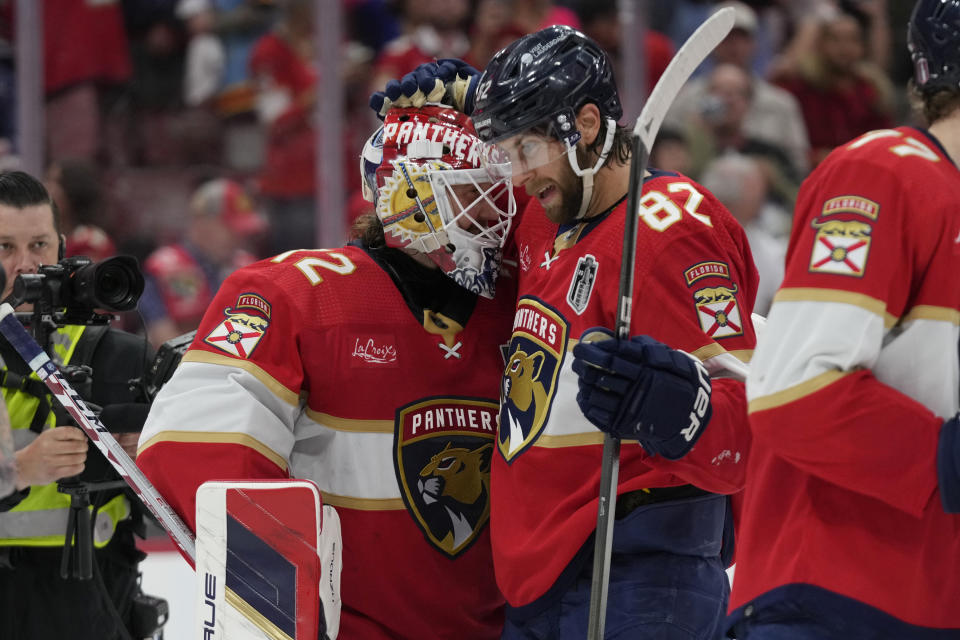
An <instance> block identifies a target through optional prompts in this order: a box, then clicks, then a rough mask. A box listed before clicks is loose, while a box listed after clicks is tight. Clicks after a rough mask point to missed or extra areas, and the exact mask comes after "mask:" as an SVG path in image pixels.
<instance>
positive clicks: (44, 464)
mask: <svg viewBox="0 0 960 640" xmlns="http://www.w3.org/2000/svg"><path fill="white" fill-rule="evenodd" d="M87 446H88V442H87V436H86V435H84V433H83V431H81V430H80V429H77V428H76V427H57V428H55V429H48V430H46V431H44V432H43V433H41V434H40V435H39V436H37V438H36V439H35V440H34V441H33V442H31V443H30V444H28V445H27V446H26V447H24V448H23V449H20V450H19V451H17V454H16V459H17V489H25V488H27V487H30V486H35V485H45V484H49V483H51V482H54V481H55V480H59V479H60V478H66V477H68V476H73V475H76V474H78V473H80V472H81V471H83V466H84V463H85V462H86V460H87Z"/></svg>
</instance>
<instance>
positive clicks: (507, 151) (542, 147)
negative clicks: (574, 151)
mask: <svg viewBox="0 0 960 640" xmlns="http://www.w3.org/2000/svg"><path fill="white" fill-rule="evenodd" d="M564 124H570V123H569V121H568V120H565V121H564ZM560 126H563V125H559V126H558V124H557V122H555V121H554V120H553V119H549V120H546V121H544V122H543V123H541V124H538V125H535V126H533V127H531V128H529V129H527V130H525V131H523V132H521V133H518V134H516V135H512V136H508V137H506V138H502V139H500V140H496V141H494V142H489V143H485V145H484V149H483V153H482V154H481V158H482V159H483V161H484V166H485V167H487V169H488V170H489V169H490V167H491V165H493V164H504V163H509V165H510V168H511V169H512V175H514V176H517V175H521V174H524V173H527V172H528V171H533V170H534V169H538V168H539V167H542V166H544V165H547V164H550V163H551V162H554V161H555V160H558V159H559V158H562V157H564V156H566V155H567V153H568V151H569V150H570V149H571V148H572V147H573V146H575V145H576V143H577V140H579V138H580V136H579V134H578V133H577V132H576V130H575V129H573V126H572V124H570V126H568V127H567V130H564V131H561V130H560Z"/></svg>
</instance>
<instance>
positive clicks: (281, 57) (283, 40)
mask: <svg viewBox="0 0 960 640" xmlns="http://www.w3.org/2000/svg"><path fill="white" fill-rule="evenodd" d="M313 4H314V3H313V0H283V1H282V2H281V4H280V20H279V22H278V23H277V25H276V26H275V27H274V28H273V30H272V31H271V32H270V33H268V34H266V35H265V36H263V37H262V38H260V40H258V41H257V44H256V46H255V47H254V49H253V53H252V54H251V56H250V73H251V76H252V77H253V79H254V82H255V84H256V87H257V98H256V104H257V113H258V115H259V118H260V122H261V123H262V124H263V126H265V127H266V130H267V149H266V157H265V158H264V161H263V166H262V167H261V169H260V172H259V176H258V179H259V186H260V193H261V195H262V202H263V205H264V209H265V210H266V213H267V216H268V217H269V219H270V226H271V233H272V237H271V241H270V245H269V248H268V251H269V253H281V252H283V251H288V250H290V249H301V248H304V247H312V246H313V245H314V242H315V238H316V231H315V223H314V220H315V211H314V210H315V205H314V193H315V190H316V187H315V185H316V140H315V137H316V130H315V129H314V127H313V124H312V122H311V120H312V117H313V112H314V106H315V104H316V94H315V91H316V83H317V77H316V72H315V70H314V44H313V28H314V13H313ZM351 166H353V165H351Z"/></svg>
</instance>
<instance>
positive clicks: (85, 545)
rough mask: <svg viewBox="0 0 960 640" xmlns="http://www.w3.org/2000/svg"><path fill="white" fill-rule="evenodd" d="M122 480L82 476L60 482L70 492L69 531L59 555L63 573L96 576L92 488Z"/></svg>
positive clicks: (119, 483)
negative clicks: (94, 571) (81, 477)
mask: <svg viewBox="0 0 960 640" xmlns="http://www.w3.org/2000/svg"><path fill="white" fill-rule="evenodd" d="M124 486H126V483H125V482H124V481H123V480H112V481H108V482H83V481H81V480H80V478H79V476H71V477H69V478H64V479H62V480H60V481H59V482H58V483H57V491H59V492H60V493H66V494H68V495H69V496H70V511H69V512H68V515H67V531H66V535H65V537H64V544H63V555H62V556H61V558H60V577H61V578H64V579H66V578H76V579H78V580H89V579H90V578H92V577H93V539H92V536H93V521H92V520H91V518H90V492H91V491H101V490H106V489H119V488H121V487H124Z"/></svg>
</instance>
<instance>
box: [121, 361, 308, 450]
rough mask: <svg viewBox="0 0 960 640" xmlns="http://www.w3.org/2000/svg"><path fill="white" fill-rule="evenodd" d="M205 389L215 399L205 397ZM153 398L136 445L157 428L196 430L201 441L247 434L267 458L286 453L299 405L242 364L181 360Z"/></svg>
mask: <svg viewBox="0 0 960 640" xmlns="http://www.w3.org/2000/svg"><path fill="white" fill-rule="evenodd" d="M187 355H189V353H188V354H187ZM229 360H230V362H240V361H237V360H232V359H229ZM211 395H214V396H216V397H217V400H218V401H217V402H214V403H212V402H210V401H209V399H210V397H211ZM157 400H158V401H157V402H155V403H154V405H153V408H152V409H151V411H150V415H149V416H147V421H146V424H145V425H144V427H143V431H142V433H141V435H140V442H141V446H143V445H145V444H147V443H150V444H155V443H156V442H157V441H158V440H159V438H158V437H157V436H159V434H161V433H163V432H174V433H177V434H180V435H179V436H178V437H179V438H182V437H183V435H182V432H192V433H195V434H198V435H201V434H202V435H204V436H205V437H206V438H209V440H207V441H214V440H216V439H217V438H221V440H220V441H229V438H236V437H238V436H239V435H240V434H247V436H248V437H249V439H250V441H251V442H256V443H259V446H256V447H254V448H255V449H256V450H257V451H259V452H261V453H263V454H264V455H266V456H267V457H268V458H270V459H271V460H274V461H276V460H288V459H289V455H290V452H291V451H292V449H293V445H294V423H295V422H296V420H297V418H298V417H299V415H300V413H301V410H300V407H299V406H296V405H291V404H290V403H289V402H288V401H287V400H288V399H287V398H281V397H278V396H277V395H276V394H275V393H274V388H273V387H270V386H267V385H265V384H264V383H263V381H262V379H261V378H259V377H257V376H255V375H253V374H252V373H250V372H249V371H248V370H247V368H241V367H227V366H222V365H220V364H209V363H206V362H197V361H192V362H189V361H188V362H181V363H180V366H179V367H178V368H177V375H175V376H174V377H173V378H171V379H170V381H169V382H168V383H167V384H166V385H164V386H163V388H162V389H161V390H160V393H159V394H158V396H157ZM224 437H227V438H228V440H223V438H224ZM282 466H284V467H286V466H287V465H285V464H284V465H282Z"/></svg>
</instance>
